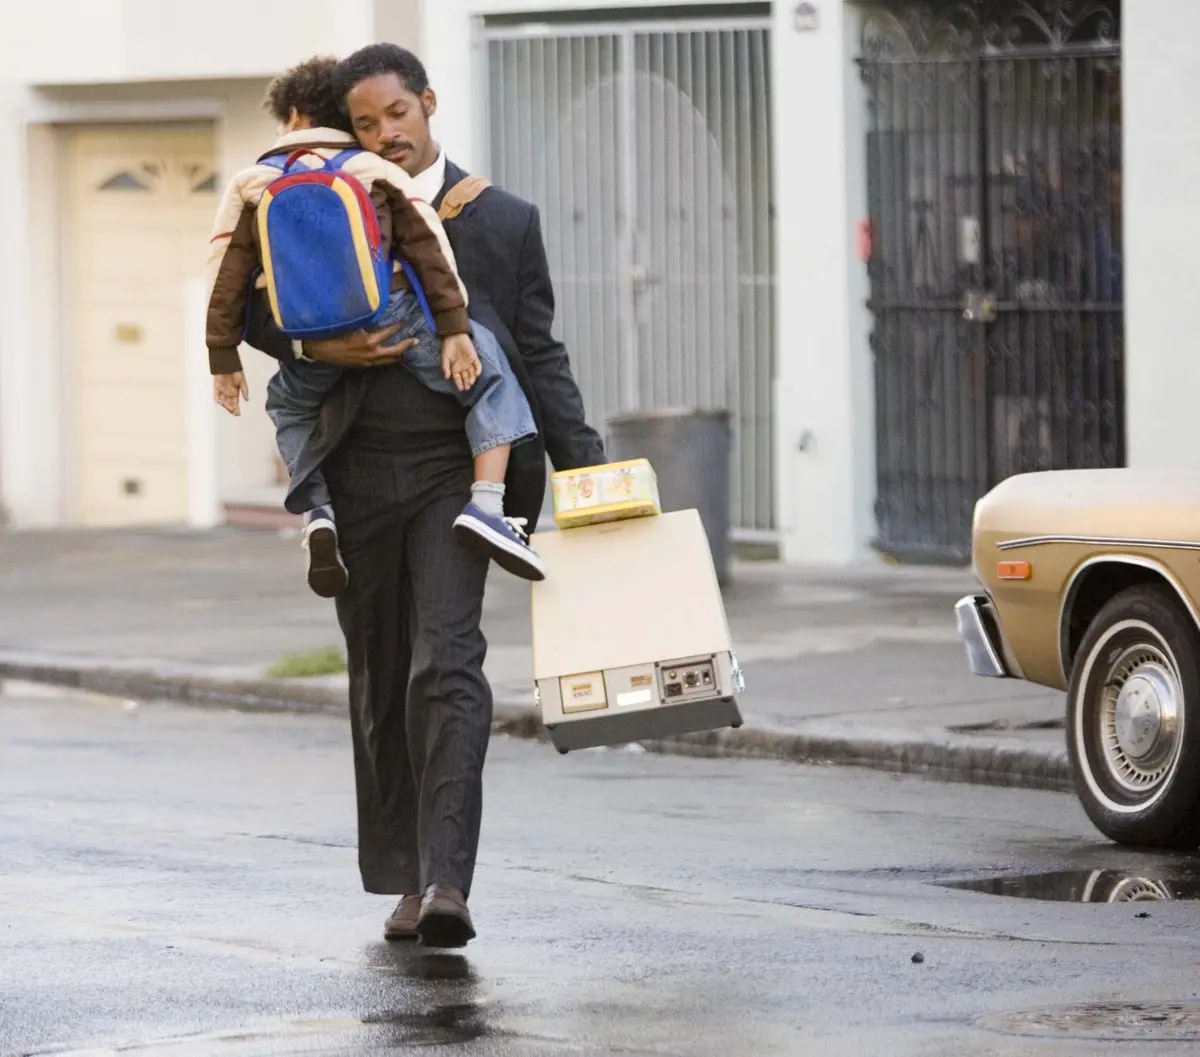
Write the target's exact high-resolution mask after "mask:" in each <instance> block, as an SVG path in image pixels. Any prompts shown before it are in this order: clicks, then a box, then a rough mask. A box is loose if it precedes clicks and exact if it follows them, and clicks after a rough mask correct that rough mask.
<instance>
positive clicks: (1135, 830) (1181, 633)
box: [1067, 586, 1200, 848]
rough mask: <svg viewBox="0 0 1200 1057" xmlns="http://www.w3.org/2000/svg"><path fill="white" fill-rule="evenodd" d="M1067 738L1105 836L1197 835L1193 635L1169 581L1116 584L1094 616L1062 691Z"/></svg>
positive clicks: (1199, 716) (1174, 839)
mask: <svg viewBox="0 0 1200 1057" xmlns="http://www.w3.org/2000/svg"><path fill="white" fill-rule="evenodd" d="M1067 746H1068V750H1069V752H1070V757H1071V767H1072V771H1073V773H1074V778H1075V789H1076V792H1077V793H1078V795H1079V799H1080V801H1081V802H1082V803H1083V807H1084V809H1085V810H1086V811H1087V814H1088V817H1089V818H1090V819H1091V820H1092V822H1093V823H1094V824H1095V825H1096V827H1097V829H1099V830H1100V832H1101V833H1103V834H1104V835H1105V836H1107V837H1109V838H1111V839H1112V840H1115V841H1117V842H1118V843H1121V844H1133V845H1141V846H1146V847H1157V848H1195V847H1196V846H1197V844H1198V843H1200V814H1198V809H1200V634H1198V633H1197V630H1196V625H1195V622H1194V621H1193V620H1192V618H1191V616H1190V614H1189V613H1188V612H1187V610H1186V609H1184V607H1183V606H1182V605H1181V604H1180V602H1179V599H1178V598H1177V597H1176V596H1175V595H1174V594H1173V593H1172V592H1171V591H1170V590H1169V589H1167V588H1165V587H1158V586H1142V587H1132V588H1130V589H1129V590H1127V591H1122V592H1121V593H1120V594H1119V595H1117V596H1116V597H1115V598H1114V599H1113V600H1112V601H1111V602H1109V603H1108V605H1106V606H1105V607H1104V608H1103V609H1102V610H1101V611H1100V613H1099V614H1098V615H1097V616H1096V618H1095V620H1093V621H1092V624H1091V627H1089V628H1088V631H1087V634H1086V635H1085V636H1084V639H1083V643H1082V644H1081V645H1080V648H1079V653H1078V654H1077V656H1076V660H1075V664H1074V668H1073V671H1072V673H1071V685H1070V688H1069V690H1068V692H1067Z"/></svg>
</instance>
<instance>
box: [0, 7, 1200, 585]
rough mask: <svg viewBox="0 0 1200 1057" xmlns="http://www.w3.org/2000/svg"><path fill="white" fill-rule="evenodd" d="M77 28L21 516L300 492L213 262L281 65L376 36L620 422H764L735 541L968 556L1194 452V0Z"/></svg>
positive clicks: (152, 510) (13, 36)
mask: <svg viewBox="0 0 1200 1057" xmlns="http://www.w3.org/2000/svg"><path fill="white" fill-rule="evenodd" d="M67 6H71V5H67ZM77 6H78V7H79V9H80V19H81V20H82V21H80V20H77V21H76V22H74V23H70V22H69V20H67V19H65V18H64V17H62V15H61V14H58V15H56V16H55V17H56V26H57V27H59V29H58V37H57V38H52V37H50V36H49V35H48V34H46V33H45V32H44V31H45V27H41V26H40V24H39V23H37V20H38V19H43V18H49V17H50V16H49V15H46V16H42V15H36V16H35V15H32V14H28V13H26V14H22V15H20V16H17V15H15V14H11V13H9V12H8V11H7V10H2V11H0V40H4V41H6V42H11V41H13V40H24V39H26V38H28V39H29V40H31V41H35V42H36V41H37V40H40V39H47V40H49V39H54V40H55V46H54V48H52V49H51V48H49V47H47V48H46V49H45V51H44V53H43V52H39V50H38V48H37V47H36V46H33V45H31V46H30V47H24V46H22V48H21V49H20V51H21V53H22V54H21V55H20V57H19V59H18V61H17V62H16V64H15V65H11V66H6V67H5V70H6V73H5V75H4V76H5V77H7V78H8V81H7V82H3V83H2V86H0V111H2V112H0V137H3V138H4V139H5V146H6V147H7V148H8V151H7V152H6V153H9V154H11V155H12V156H15V157H18V158H20V159H21V162H20V164H19V165H16V166H10V167H7V168H5V169H2V170H0V210H2V211H3V212H2V215H3V217H4V221H5V223H4V230H5V231H6V232H11V233H15V234H14V235H12V236H11V237H8V238H6V240H5V241H4V243H3V248H2V249H0V253H2V254H3V257H2V258H0V278H3V280H4V281H3V283H2V284H0V301H2V302H3V303H2V304H0V495H2V496H3V502H4V504H5V506H6V508H7V509H8V512H9V515H10V517H11V518H12V520H13V521H14V522H15V523H16V524H18V525H38V524H106V523H115V522H121V521H130V520H134V521H136V520H146V521H153V520H158V521H190V522H191V523H194V524H205V523H211V521H212V520H214V519H216V518H218V517H219V516H220V515H221V510H222V508H223V506H224V504H226V503H229V502H238V501H250V497H253V496H254V495H256V494H269V492H270V489H271V488H272V487H273V486H275V485H276V484H277V482H276V474H277V469H276V463H275V459H274V453H273V446H272V441H271V434H270V429H269V425H268V424H267V423H266V420H265V416H261V415H249V416H247V417H245V418H243V419H241V420H236V421H235V420H222V419H221V418H219V417H217V416H215V415H214V414H213V413H212V409H211V408H210V407H208V405H207V382H206V379H205V378H204V376H203V371H202V359H203V347H202V343H200V342H199V340H198V336H199V333H200V332H201V327H200V322H199V318H198V313H199V312H200V311H201V308H202V306H201V305H200V301H201V300H202V292H198V291H199V289H200V288H199V287H198V285H197V281H198V277H199V274H200V271H201V268H202V254H195V253H194V252H193V249H192V247H193V246H195V244H196V241H197V239H199V238H201V236H202V235H206V234H207V224H208V218H209V215H210V213H211V205H212V193H213V192H212V190H211V189H212V188H213V187H216V186H218V185H219V184H220V181H221V179H222V178H223V177H224V176H225V175H227V174H228V173H229V172H231V171H232V170H233V169H234V168H235V167H236V166H239V165H242V164H245V162H246V161H247V160H248V159H249V158H250V157H251V156H252V154H253V152H254V150H255V149H256V148H257V147H258V146H259V144H260V143H261V142H262V141H263V140H264V139H265V138H267V137H269V135H270V133H271V130H270V126H269V122H267V121H266V119H265V118H264V116H263V115H262V114H261V112H260V111H259V110H258V109H257V104H258V99H259V97H260V95H261V90H262V87H263V84H264V82H265V79H266V77H268V76H269V75H270V74H271V73H273V72H275V71H276V70H278V69H279V68H282V67H283V66H285V65H287V64H289V63H290V62H293V61H295V60H297V59H300V58H303V57H306V56H307V55H309V54H312V53H315V52H342V51H345V50H348V49H349V48H351V47H354V46H356V45H358V44H360V43H364V42H366V41H368V40H372V39H393V40H397V41H398V42H400V43H404V44H407V45H410V46H415V47H417V49H418V50H419V51H420V52H421V54H422V56H423V57H424V58H425V60H426V62H427V65H428V66H429V69H430V73H431V77H432V79H433V82H434V86H435V88H436V90H437V92H438V96H439V110H438V114H437V116H436V118H435V125H436V131H437V134H438V136H439V138H440V139H441V141H442V142H443V144H444V145H445V146H446V148H447V151H448V152H449V153H450V154H451V155H452V156H453V157H454V158H455V159H456V160H457V161H458V162H459V163H460V164H463V165H465V166H467V167H469V168H471V169H472V170H474V171H476V172H480V173H484V174H486V175H488V176H490V177H491V178H492V179H493V180H494V181H496V182H498V183H502V184H504V185H505V186H507V187H509V188H510V189H512V190H514V191H516V192H517V193H519V194H522V195H525V196H526V197H529V198H531V199H532V200H533V201H535V202H537V204H538V205H539V206H540V207H541V209H542V212H543V219H544V229H545V232H546V237H547V248H548V252H549V254H550V258H551V265H552V269H553V271H554V274H555V279H556V284H557V290H558V295H559V302H560V313H559V327H560V331H561V333H562V336H563V337H564V338H565V340H566V341H567V342H568V346H569V348H570V350H571V352H572V357H573V362H574V365H575V369H576V373H577V375H578V377H579V379H580V382H581V385H582V388H583V391H584V395H585V399H586V400H587V402H588V407H589V413H590V415H591V417H592V419H593V421H595V422H596V424H597V425H598V426H601V427H603V425H604V421H605V420H606V419H607V418H608V417H610V416H612V415H614V414H618V413H622V412H628V411H638V410H648V409H652V408H658V407H667V406H672V407H678V406H683V407H702V408H713V407H719V408H724V409H726V410H728V411H729V412H730V414H731V419H732V422H733V425H734V451H733V474H732V479H733V481H734V487H733V495H732V496H731V522H732V524H733V526H734V531H735V535H736V536H738V537H740V538H742V539H744V540H748V541H754V542H768V543H771V544H775V545H778V548H779V550H780V552H781V554H782V556H783V557H784V558H785V559H786V560H789V561H794V562H833V563H842V562H848V561H855V560H858V559H862V558H865V557H867V556H869V555H872V554H875V553H878V552H880V551H882V552H883V553H886V554H891V555H893V556H895V557H898V558H900V559H903V560H913V559H923V560H926V559H928V560H938V561H947V560H948V561H956V560H960V559H961V558H962V557H963V556H964V553H965V547H966V545H967V542H968V539H969V530H970V516H971V509H972V507H973V505H974V502H975V500H976V499H977V498H978V496H979V495H980V494H982V492H983V491H985V490H986V489H987V488H988V487H990V486H991V485H992V484H994V483H996V482H997V481H998V480H1000V479H1002V478H1003V477H1005V476H1007V475H1008V474H1011V473H1014V472H1022V471H1027V470H1034V469H1043V468H1051V467H1064V466H1106V465H1121V464H1129V465H1134V466H1137V465H1150V464H1154V463H1163V462H1168V463H1171V462H1184V461H1190V450H1191V440H1192V438H1191V436H1190V431H1191V419H1192V416H1190V415H1188V414H1187V413H1186V411H1185V410H1184V408H1183V402H1184V401H1186V400H1188V399H1190V386H1189V385H1188V384H1187V383H1188V382H1189V381H1190V379H1191V373H1192V372H1193V371H1194V370H1196V368H1194V367H1192V366H1191V361H1190V359H1189V358H1188V355H1187V352H1186V351H1185V350H1184V348H1183V345H1184V344H1185V341H1186V337H1185V336H1186V334H1187V329H1186V324H1187V321H1186V320H1185V319H1184V313H1185V312H1186V310H1187V306H1188V304H1189V302H1190V297H1189V296H1188V295H1189V292H1190V290H1189V286H1188V284H1189V281H1190V280H1189V276H1188V268H1187V261H1188V256H1187V255H1186V254H1185V253H1184V252H1183V249H1184V245H1185V244H1187V240H1188V239H1190V235H1191V233H1192V228H1193V226H1194V225H1196V224H1200V220H1196V219H1194V218H1193V217H1192V216H1191V212H1192V210H1190V209H1189V207H1190V205H1191V203H1190V200H1189V199H1190V195H1189V191H1190V186H1191V181H1190V179H1188V177H1189V176H1190V172H1191V169H1192V167H1194V166H1195V165H1197V164H1200V162H1197V161H1195V158H1196V157H1200V152H1197V151H1195V150H1193V146H1195V145H1193V144H1192V139H1194V138H1195V137H1196V136H1200V133H1194V134H1192V133H1189V132H1188V131H1187V129H1188V127H1190V125H1191V124H1192V123H1190V122H1187V121H1186V120H1183V121H1180V120H1179V117H1178V115H1176V113H1175V111H1176V110H1177V109H1178V108H1180V107H1182V108H1184V109H1186V108H1187V107H1188V106H1189V103H1188V99H1189V98H1190V96H1189V94H1188V92H1187V90H1186V85H1187V84H1188V83H1192V82H1190V81H1188V80H1187V79H1188V78H1190V77H1191V76H1192V73H1191V68H1192V60H1191V58H1190V55H1189V53H1188V52H1187V51H1186V50H1185V45H1184V42H1185V41H1186V40H1187V39H1189V34H1188V32H1187V30H1188V28H1190V25H1191V23H1192V22H1193V21H1200V10H1194V9H1193V8H1194V5H1192V4H1191V3H1189V0H1158V3H1157V4H1156V5H1145V4H1128V5H1125V8H1127V9H1126V10H1123V9H1122V4H1121V3H1120V2H1119V0H1086V2H1085V0H917V2H902V0H894V2H893V0H886V2H885V0H880V2H877V3H858V2H852V0H801V2H797V0H787V2H775V3H755V2H748V3H738V2H734V3H730V2H723V3H702V2H701V3H692V4H687V5H683V4H680V3H678V2H677V0H676V2H672V3H661V4H658V3H646V2H640V3H624V2H621V0H609V2H607V3H605V4H603V5H597V4H595V3H594V2H592V3H586V2H582V0H558V2H551V0H542V2H541V3H537V2H536V0H436V2H433V0H430V2H426V3H425V4H423V5H419V4H418V3H417V2H416V0H412V2H408V0H394V2H382V0H377V2H369V0H360V2H348V0H328V2H322V0H307V2H305V3H299V2H297V0H292V2H290V3H289V4H288V5H287V6H286V10H287V16H286V17H283V18H274V17H272V12H273V11H274V9H275V8H276V7H280V8H281V9H282V5H276V4H275V3H273V2H271V3H268V2H264V3H262V4H261V5H257V6H255V7H254V8H253V14H252V16H247V15H245V14H243V13H242V12H240V11H238V12H237V14H238V17H239V19H240V21H241V22H243V23H245V22H246V21H247V19H248V18H249V20H250V21H254V22H257V21H258V20H259V19H261V20H262V26H261V27H260V28H261V29H262V32H261V34H256V33H255V32H254V27H250V29H249V31H248V32H246V33H245V34H242V35H240V36H239V37H238V38H237V41H236V46H234V47H233V48H232V50H230V47H229V44H228V42H227V41H226V39H225V36H224V35H221V34H218V33H217V32H216V30H215V29H214V28H213V27H215V26H217V25H222V26H223V25H226V24H228V23H227V22H226V21H225V19H224V17H223V16H221V15H220V12H214V11H213V5H212V4H210V5H208V6H207V8H206V9H205V11H204V13H203V15H201V14H199V13H193V14H190V15H188V16H186V17H183V16H180V18H178V19H176V21H175V23H173V24H172V23H169V22H168V20H166V19H164V18H163V16H162V14H161V12H162V10H163V9H164V8H170V7H172V6H173V5H162V4H158V5H154V4H151V3H150V2H149V0H126V2H123V3H122V2H118V0H108V2H104V3H96V2H88V3H83V2H82V0H80V2H79V3H78V5H77ZM216 6H217V7H222V6H223V5H222V3H217V4H216ZM226 6H228V7H229V8H230V12H229V13H228V14H229V18H230V19H232V18H233V14H234V12H235V10H236V8H235V6H234V5H233V4H231V3H229V4H227V5H226ZM242 6H243V7H245V6H247V5H242ZM1147 8H1153V9H1154V10H1153V13H1150V12H1149V11H1148V10H1146V9H1147ZM152 9H153V10H152ZM301 9H303V10H302V11H301ZM155 12H158V14H157V15H155ZM1156 15H1157V16H1158V17H1159V19H1160V21H1158V22H1154V21H1152V19H1153V18H1154V17H1155V16H1156ZM155 17H157V19H158V21H157V23H155V22H153V21H150V20H151V19H153V18H155ZM14 19H15V20H16V21H15V22H14V21H13V20H14ZM1164 19H1165V20H1164ZM5 20H9V22H12V23H13V24H12V25H6V24H4V21H5ZM68 24H71V25H74V27H75V29H74V30H73V31H72V40H71V42H70V44H69V46H65V47H64V46H63V45H62V42H61V41H62V29H61V27H62V26H63V25H68ZM281 26H282V27H284V28H283V30H282V31H281V30H280V28H279V27H281ZM74 34H77V35H78V36H77V38H76V37H75V36H74ZM180 41H187V42H188V46H187V48H186V49H183V50H180V49H181V45H180V44H179V42H180ZM4 46H5V47H8V46H10V45H7V44H6V45H4ZM172 48H174V49H175V51H174V52H173V51H172ZM1130 67H1132V68H1133V74H1132V75H1131V76H1129V77H1128V78H1126V77H1125V71H1126V70H1128V69H1129V68H1130ZM14 71H15V72H14ZM1164 99H1174V100H1176V105H1175V106H1172V107H1166V106H1164V105H1163V100H1164ZM135 185H136V186H135ZM143 185H144V186H143ZM1185 196H1187V197H1185ZM150 262H153V264H151V263H150ZM1131 350H1132V351H1131ZM247 362H248V364H253V365H254V366H253V369H252V370H253V378H252V385H253V386H254V387H255V391H256V395H257V396H261V394H262V392H263V387H264V384H265V380H266V379H265V374H266V372H267V370H268V367H269V365H268V364H267V363H266V362H265V361H264V360H263V359H262V358H261V357H258V358H254V357H248V358H247Z"/></svg>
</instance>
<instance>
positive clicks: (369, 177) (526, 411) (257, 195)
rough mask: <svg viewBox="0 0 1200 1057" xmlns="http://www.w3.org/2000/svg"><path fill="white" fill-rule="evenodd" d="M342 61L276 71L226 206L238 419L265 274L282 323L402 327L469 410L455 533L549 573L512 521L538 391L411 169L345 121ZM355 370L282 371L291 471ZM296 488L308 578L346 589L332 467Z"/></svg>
mask: <svg viewBox="0 0 1200 1057" xmlns="http://www.w3.org/2000/svg"><path fill="white" fill-rule="evenodd" d="M336 65H337V64H336V62H335V60H333V59H312V60H310V61H309V62H306V63H303V64H302V65H300V66H297V67H296V68H295V69H292V70H289V71H288V72H287V73H285V74H283V75H282V76H281V77H279V78H277V79H276V80H275V81H274V82H273V83H272V85H271V87H270V89H269V90H268V94H267V101H266V106H267V108H268V109H269V110H270V111H271V113H272V114H273V115H274V116H275V118H276V119H277V120H278V121H279V122H280V124H281V125H282V126H283V135H282V136H281V138H280V139H279V140H278V141H277V142H276V143H275V144H274V146H272V147H271V149H270V150H269V151H267V153H266V154H264V155H263V156H262V157H261V158H260V159H259V162H258V164H257V165H254V166H252V167H251V168H249V169H246V170H245V171H243V172H241V173H239V174H238V175H237V176H236V177H235V178H234V180H233V182H232V183H231V184H230V186H229V189H228V190H227V191H226V192H225V196H224V198H223V200H222V202H221V206H220V209H219V211H218V214H217V221H216V226H215V229H214V233H213V238H212V253H211V256H210V259H209V290H210V293H209V301H208V324H207V343H208V352H209V366H210V369H211V371H212V374H213V389H214V395H215V396H216V399H217V402H218V403H220V404H221V406H222V407H224V408H225V409H226V410H227V411H229V412H230V413H231V414H234V415H238V414H240V413H241V400H242V399H247V398H248V397H249V391H248V388H247V386H246V380H245V376H244V375H243V373H242V364H241V360H240V358H239V356H238V345H239V344H240V343H241V340H242V334H243V330H244V326H245V319H246V310H247V305H248V299H249V298H250V297H252V296H255V295H254V292H253V287H254V286H255V285H257V286H259V287H265V289H266V291H267V295H268V299H269V301H270V304H271V311H272V314H273V315H274V317H275V322H276V324H277V325H278V326H279V328H280V329H281V330H282V331H283V332H284V333H285V334H287V335H288V336H289V337H291V338H293V339H305V338H309V339H315V338H328V337H334V336H337V335H338V334H345V333H349V332H351V331H355V330H360V329H363V328H364V327H370V328H376V327H389V326H394V325H397V324H399V325H400V329H399V332H398V333H397V334H396V335H394V336H393V337H392V338H391V339H389V341H388V344H399V343H400V342H403V341H406V340H409V339H416V342H417V344H416V345H415V346H414V347H412V348H410V349H408V350H406V351H405V352H404V354H403V357H402V362H403V364H404V366H405V367H406V368H408V369H409V370H410V371H412V373H413V374H415V375H416V377H417V378H418V379H420V380H421V382H422V383H423V384H424V385H426V386H427V387H428V388H430V389H432V390H434V391H436V392H443V393H453V394H454V395H456V396H457V397H458V398H459V400H460V402H461V403H462V404H463V406H464V407H466V408H467V419H466V431H467V437H468V440H469V442H470V446H471V454H472V456H473V457H474V460H475V484H474V485H473V486H472V489H471V501H470V502H469V503H468V505H467V507H466V509H465V510H464V511H463V512H462V514H461V515H460V516H459V517H458V519H457V520H456V521H455V523H454V531H455V534H456V535H457V536H458V537H459V538H460V539H461V540H462V541H463V542H464V543H466V544H468V545H470V546H473V547H475V548H477V549H480V550H482V551H484V552H486V553H487V554H488V555H489V556H490V557H491V558H492V559H493V560H494V561H496V563H497V564H499V565H500V566H502V567H503V568H505V569H507V570H508V571H509V572H511V573H514V574H515V575H517V576H520V577H522V578H524V579H527V580H541V579H544V578H545V570H544V568H543V565H542V561H541V559H540V558H539V557H538V555H537V553H536V551H534V550H533V548H532V547H530V546H529V543H528V539H527V536H526V533H525V531H524V523H523V522H522V521H521V520H519V519H513V518H506V517H505V516H504V505H503V504H504V478H505V473H506V471H507V468H508V459H509V453H510V451H511V449H512V446H513V445H515V444H519V443H521V442H523V441H527V440H529V439H531V438H533V437H534V436H536V433H537V427H536V425H535V423H534V419H533V413H532V411H531V410H530V407H529V402H528V400H526V398H525V394H524V392H523V391H522V390H521V385H520V383H519V382H518V381H517V378H516V376H515V375H514V374H513V371H512V366H511V365H510V364H509V362H508V359H507V357H506V356H505V354H504V351H503V349H501V347H500V345H499V342H497V341H496V338H495V336H494V335H493V334H492V333H491V332H490V331H488V330H486V329H485V328H483V327H480V326H479V325H478V324H474V323H472V322H471V320H470V318H469V317H468V315H467V293H466V288H465V287H464V286H463V283H462V281H461V279H460V278H459V276H458V271H457V268H456V264H455V260H454V253H453V250H452V249H451V248H450V243H449V240H448V239H447V237H446V232H445V229H444V228H443V227H442V224H441V221H440V220H439V219H438V217H437V214H436V213H435V212H434V210H433V209H432V207H430V206H429V205H428V204H427V203H425V202H422V201H421V200H420V199H418V198H415V197H414V195H413V193H412V191H413V183H412V178H411V177H410V176H409V175H408V174H407V173H406V172H405V171H404V170H403V169H401V168H400V167H399V166H398V165H394V164H393V163H392V162H389V161H386V160H385V159H383V158H381V157H378V156H377V155H375V154H372V153H370V152H369V151H364V150H362V149H361V148H359V146H358V143H357V141H356V140H355V139H354V137H353V136H352V135H351V134H350V133H349V132H347V131H345V119H344V118H343V117H342V115H341V112H340V108H339V106H338V101H337V99H336V98H335V95H334V89H333V71H334V68H335V67H336ZM260 273H261V274H260ZM256 276H257V284H256V283H255V279H256ZM472 336H473V337H474V343H472ZM341 373H342V368H340V367H336V366H334V365H332V364H327V363H319V362H316V361H312V360H306V359H301V358H297V359H295V360H293V361H288V362H282V363H281V364H280V367H279V371H278V373H276V375H275V376H274V377H273V378H272V379H271V382H270V386H269V390H270V392H269V400H268V405H267V410H268V412H269V414H270V415H271V419H272V421H273V422H274V424H275V429H276V439H277V443H278V445H279V452H280V455H281V456H282V457H283V461H284V463H285V464H286V465H287V468H288V472H289V474H293V475H294V474H295V471H296V470H297V464H298V461H299V457H300V453H301V452H302V451H303V449H304V447H305V445H306V443H307V442H308V440H309V438H310V437H311V436H312V433H313V430H314V428H315V426H316V422H317V418H318V415H319V412H320V408H321V404H322V402H323V401H324V399H325V397H326V396H327V395H328V393H329V391H330V390H331V389H332V388H333V386H334V385H335V384H336V383H337V381H338V380H339V378H340V377H341ZM289 499H290V502H289V507H292V506H294V504H295V503H296V502H299V504H300V506H301V507H302V512H303V513H304V521H305V529H304V544H305V547H306V549H307V551H308V583H309V586H310V587H312V589H313V590H314V591H315V592H316V593H317V594H319V595H321V596H322V597H326V598H332V597H334V596H335V595H338V594H340V593H341V592H342V591H343V590H344V589H345V587H346V584H347V582H348V574H347V572H346V567H345V565H344V563H343V562H342V559H341V555H340V553H339V550H338V539H337V527H336V520H335V518H334V514H333V507H332V498H331V496H330V493H329V489H328V486H327V484H326V483H325V479H324V476H323V475H322V473H321V472H320V470H317V471H316V472H314V473H311V474H309V475H308V476H307V477H306V478H305V479H304V480H303V481H296V480H295V479H294V476H293V480H292V488H291V492H290V495H289Z"/></svg>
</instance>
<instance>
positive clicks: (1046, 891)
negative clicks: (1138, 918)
mask: <svg viewBox="0 0 1200 1057" xmlns="http://www.w3.org/2000/svg"><path fill="white" fill-rule="evenodd" d="M939 887H941V888H957V889H960V890H962V891H967V892H982V893H984V894H985V895H992V896H1008V897H1009V898H1011V899H1040V900H1045V901H1048V902H1057V903H1146V902H1149V903H1157V902H1161V901H1163V900H1193V899H1200V865H1196V866H1191V865H1181V866H1178V867H1175V868H1173V869H1171V870H1169V871H1166V870H1163V871H1156V870H1148V871H1145V872H1138V871H1126V870H1062V871H1059V872H1057V873H1043V874H1029V875H1025V876H1021V875H1016V876H1008V877H985V878H983V879H982V880H978V881H946V882H943V883H942V884H941V885H939Z"/></svg>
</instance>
